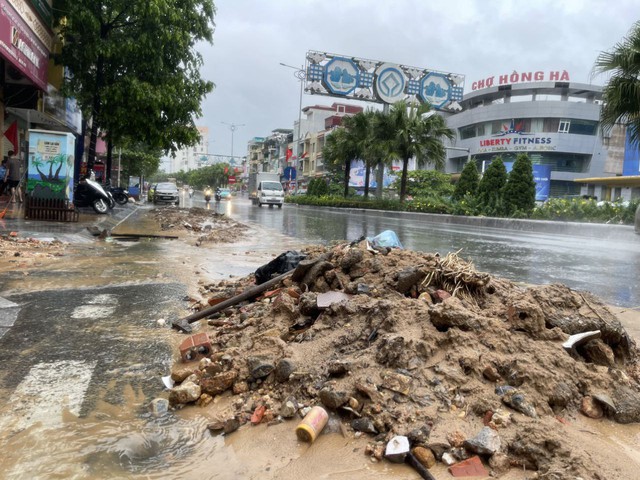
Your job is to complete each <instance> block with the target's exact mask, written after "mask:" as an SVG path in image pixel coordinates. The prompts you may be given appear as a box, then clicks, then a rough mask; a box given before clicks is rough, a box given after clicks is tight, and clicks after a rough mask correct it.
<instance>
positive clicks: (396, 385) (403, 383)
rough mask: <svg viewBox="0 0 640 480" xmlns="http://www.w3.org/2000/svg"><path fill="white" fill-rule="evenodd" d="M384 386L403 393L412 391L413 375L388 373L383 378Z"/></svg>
mask: <svg viewBox="0 0 640 480" xmlns="http://www.w3.org/2000/svg"><path fill="white" fill-rule="evenodd" d="M382 386H383V387H384V388H388V389H389V390H392V391H394V392H398V393H401V394H402V395H409V393H410V392H411V377H409V376H407V375H403V374H401V373H395V372H394V373H388V374H387V375H385V376H384V377H383V378H382Z"/></svg>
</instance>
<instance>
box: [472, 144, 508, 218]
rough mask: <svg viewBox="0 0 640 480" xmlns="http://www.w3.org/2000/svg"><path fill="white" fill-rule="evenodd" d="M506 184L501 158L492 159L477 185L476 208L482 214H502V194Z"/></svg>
mask: <svg viewBox="0 0 640 480" xmlns="http://www.w3.org/2000/svg"><path fill="white" fill-rule="evenodd" d="M506 183H507V169H506V168H505V166H504V163H503V161H502V157H500V156H497V157H494V158H493V160H491V164H490V165H489V166H488V167H487V170H486V171H485V172H484V175H483V176H482V179H481V180H480V184H479V185H478V206H479V208H480V209H481V210H482V212H483V213H484V214H486V215H502V214H503V211H504V209H503V204H504V201H503V193H504V186H505V185H506Z"/></svg>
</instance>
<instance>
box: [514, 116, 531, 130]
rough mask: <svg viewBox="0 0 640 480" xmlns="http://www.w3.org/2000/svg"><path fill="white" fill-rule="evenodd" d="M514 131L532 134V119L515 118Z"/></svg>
mask: <svg viewBox="0 0 640 480" xmlns="http://www.w3.org/2000/svg"><path fill="white" fill-rule="evenodd" d="M513 129H514V130H515V131H516V132H530V131H531V119H530V118H514V119H513Z"/></svg>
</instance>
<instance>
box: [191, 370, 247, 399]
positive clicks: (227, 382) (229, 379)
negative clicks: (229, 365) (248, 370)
mask: <svg viewBox="0 0 640 480" xmlns="http://www.w3.org/2000/svg"><path fill="white" fill-rule="evenodd" d="M237 378H238V372H236V371H235V370H229V371H228V372H222V373H219V374H217V375H213V376H209V375H204V376H203V377H202V378H201V379H200V386H201V387H202V391H203V392H204V393H208V394H209V395H212V396H216V395H220V394H221V393H223V392H226V391H227V390H229V389H230V388H231V387H232V386H233V384H234V382H235V381H236V379H237Z"/></svg>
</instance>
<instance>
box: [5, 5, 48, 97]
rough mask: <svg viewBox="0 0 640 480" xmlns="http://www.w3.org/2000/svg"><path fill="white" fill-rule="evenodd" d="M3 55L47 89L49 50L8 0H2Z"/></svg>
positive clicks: (43, 88)
mask: <svg viewBox="0 0 640 480" xmlns="http://www.w3.org/2000/svg"><path fill="white" fill-rule="evenodd" d="M0 54H2V56H3V57H4V58H5V59H6V60H7V61H8V62H9V63H10V64H11V65H12V66H13V67H14V68H15V69H16V70H18V72H20V73H21V74H22V75H24V76H25V77H27V78H28V79H29V80H31V81H32V82H33V83H34V84H35V85H36V86H37V87H38V88H40V89H41V90H43V91H46V90H47V67H48V65H49V49H48V48H47V47H46V46H45V45H44V44H43V43H42V42H41V41H40V40H39V39H38V38H37V37H36V36H35V35H34V33H33V32H32V31H31V29H30V28H29V27H28V25H27V24H26V23H25V22H24V20H22V18H20V15H19V14H18V12H16V11H15V9H14V8H13V7H12V6H11V5H10V4H9V2H8V1H7V0H0ZM9 76H11V73H9ZM16 80H18V79H16Z"/></svg>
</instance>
